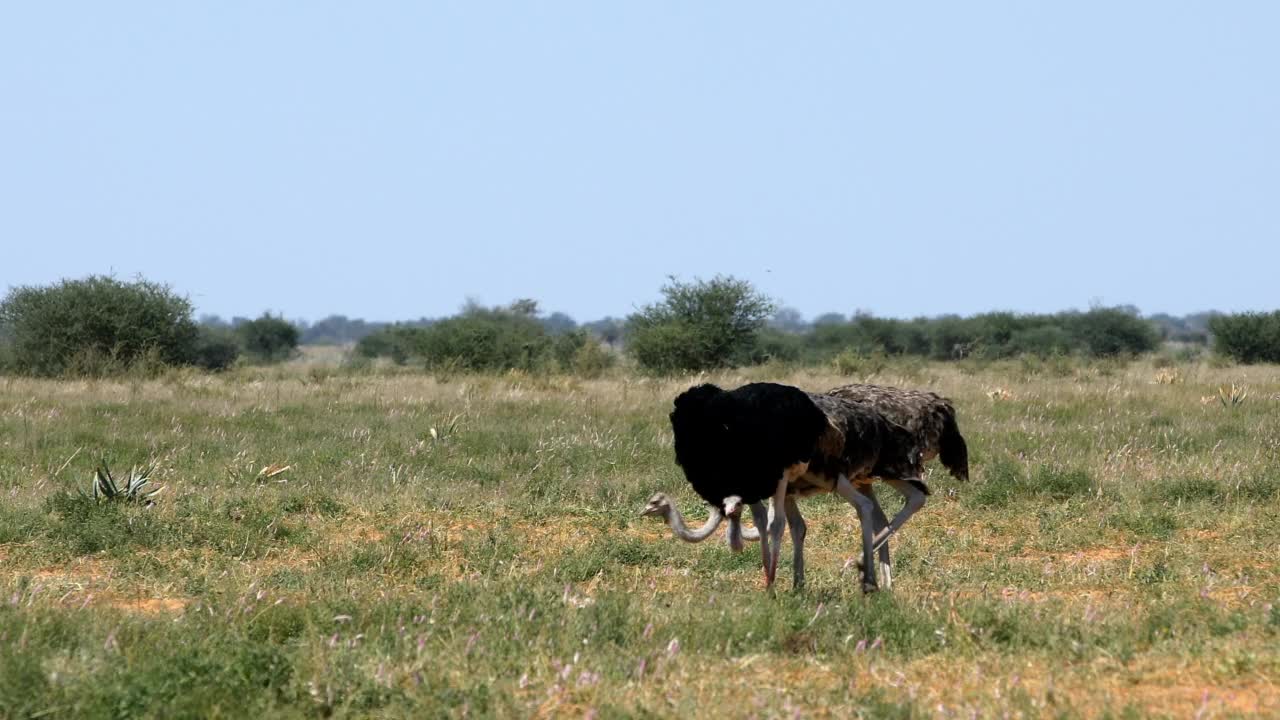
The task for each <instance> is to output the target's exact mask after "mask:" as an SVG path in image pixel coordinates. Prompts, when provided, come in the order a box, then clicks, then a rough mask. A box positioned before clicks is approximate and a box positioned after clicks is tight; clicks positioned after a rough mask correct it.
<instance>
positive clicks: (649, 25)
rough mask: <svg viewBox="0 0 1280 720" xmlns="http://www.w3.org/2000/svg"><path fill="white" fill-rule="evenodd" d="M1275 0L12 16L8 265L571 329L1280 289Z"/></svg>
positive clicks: (192, 289) (1259, 304)
mask: <svg viewBox="0 0 1280 720" xmlns="http://www.w3.org/2000/svg"><path fill="white" fill-rule="evenodd" d="M1277 37H1280V3H1275V2H1233V3H1204V2H1171V1H1163V2H1119V3H1117V2H1070V3H1067V2H1058V3H1042V2H1012V1H1010V2H981V1H970V2H937V3H918V2H917V3H855V2H833V3H754V2H741V1H734V2H697V3H690V2H652V1H648V2H642V3H641V2H598V1H590V2H539V3H488V2H479V1H477V0H466V1H465V2H456V3H444V2H405V3H392V2H368V3H348V2H342V3H337V2H333V3H324V2H306V3H301V2H270V3H266V2H223V1H220V2H208V3H194V2H192V3H187V2H183V3H161V2H154V3H135V2H120V3H87V2H86V3H69V2H30V3H7V4H5V6H4V7H3V9H0V98H2V99H3V101H2V102H0V241H2V242H3V247H4V254H3V263H0V290H2V289H3V288H4V287H8V286H12V285H21V284H43V283H48V282H53V281H55V280H57V279H59V278H62V277H80V276H84V275H87V274H90V273H105V272H114V273H115V274H116V275H117V276H120V277H130V276H133V275H135V274H139V273H140V274H142V275H144V276H145V277H147V278H148V279H152V280H158V281H163V282H167V283H169V284H171V285H172V286H173V287H174V288H175V289H177V290H178V291H180V292H182V293H184V294H187V295H189V296H190V297H191V299H192V301H193V302H194V303H195V304H196V306H197V308H198V311H199V312H201V313H218V314H221V315H224V316H231V315H256V314H258V313H260V312H261V311H263V310H267V309H270V310H273V311H278V312H283V313H284V314H285V315H287V316H289V317H296V318H309V319H318V318H320V317H322V316H324V315H327V314H330V313H344V314H347V315H350V316H353V317H365V318H368V319H383V320H387V319H402V318H411V317H419V316H424V315H426V316H438V315H445V314H450V313H452V312H454V311H455V310H456V309H457V308H458V307H459V306H460V305H461V304H462V302H463V301H464V300H465V299H466V298H467V297H475V298H477V299H479V300H481V301H482V302H485V303H488V304H496V303H503V302H506V301H508V300H511V299H513V298H516V297H533V298H536V299H538V300H539V301H540V302H541V303H542V306H543V307H544V308H545V309H547V310H562V311H565V312H568V313H569V314H571V315H573V316H575V317H577V318H578V319H580V320H585V319H593V318H597V317H601V316H604V315H609V314H612V315H621V314H626V313H628V312H630V311H632V310H633V309H634V308H636V307H638V306H640V305H642V304H644V303H646V302H651V301H652V300H654V299H655V298H656V297H657V295H658V288H659V287H660V286H661V285H662V283H663V282H664V280H665V278H666V277H667V276H668V275H670V274H675V275H678V276H680V277H682V278H692V277H697V276H701V277H710V276H712V275H715V274H717V273H724V274H732V275H736V276H738V277H742V278H746V279H749V280H751V281H752V282H754V283H755V284H756V285H757V286H758V287H759V288H760V289H761V290H763V291H765V292H767V293H768V294H770V295H772V296H774V297H776V298H778V299H779V300H781V301H782V302H783V303H784V304H786V305H789V306H792V307H795V308H797V309H799V310H800V311H802V312H803V313H805V314H806V315H808V316H813V315H816V314H819V313H821V312H825V311H837V312H850V311H852V310H854V309H855V308H862V309H867V310H871V311H873V312H875V313H876V314H879V315H885V316H914V315H921V314H924V315H936V314H942V313H961V314H969V313H973V312H979V311H985V310H991V309H1010V310H1018V311H1028V312H1030V311H1055V310H1059V309H1065V308H1070V307H1077V308H1084V307H1087V306H1088V305H1089V304H1090V303H1092V302H1102V303H1106V304H1120V303H1132V304H1135V305H1137V306H1139V307H1140V308H1142V309H1143V310H1144V311H1147V312H1159V311H1167V312H1173V313H1185V312H1191V311H1195V310H1200V309H1208V308H1216V309H1221V310H1245V309H1273V308H1275V307H1276V306H1277V305H1278V304H1280V303H1277V300H1276V295H1275V288H1276V287H1277V281H1276V274H1277V267H1280V242H1278V241H1280V232H1278V231H1280V42H1277V41H1276V38H1277Z"/></svg>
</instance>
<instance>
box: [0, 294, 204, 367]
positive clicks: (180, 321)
mask: <svg viewBox="0 0 1280 720" xmlns="http://www.w3.org/2000/svg"><path fill="white" fill-rule="evenodd" d="M0 327H3V328H4V330H3V336H4V337H5V338H6V341H5V342H6V343H7V346H8V348H7V351H6V352H5V353H4V354H5V355H7V363H8V364H9V366H10V368H11V369H12V370H13V371H14V372H18V373H22V374H27V375H36V376H42V377H54V376H58V375H67V374H83V375H103V374H109V373H112V372H119V371H122V370H127V369H130V368H133V367H135V366H137V365H138V364H139V363H144V362H147V363H152V362H153V363H156V364H158V365H186V364H190V363H191V362H193V361H194V359H195V348H196V341H197V329H196V324H195V322H194V321H193V320H192V319H191V303H190V302H189V301H188V300H187V299H186V298H183V297H179V296H178V295H175V294H174V293H173V292H172V291H171V290H170V289H169V287H168V286H166V285H161V284H158V283H153V282H148V281H146V280H143V279H138V280H135V281H133V282H122V281H120V280H117V279H115V278H113V277H107V276H102V275H93V276H90V277H87V278H84V279H81V280H63V281H61V282H59V283H57V284H54V285H47V286H43V287H37V286H22V287H16V288H12V289H11V290H10V291H9V294H8V295H7V296H5V299H4V300H3V301H2V302H0Z"/></svg>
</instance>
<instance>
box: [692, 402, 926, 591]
mask: <svg viewBox="0 0 1280 720" xmlns="http://www.w3.org/2000/svg"><path fill="white" fill-rule="evenodd" d="M671 426H672V429H673V431H674V433H675V451H676V462H677V463H678V464H679V465H680V467H681V468H682V469H683V470H684V473H685V477H686V479H688V481H689V483H690V485H692V486H693V489H694V491H695V492H697V493H698V495H699V496H701V497H702V499H703V500H705V501H706V502H707V503H708V504H709V505H711V507H712V508H713V510H712V518H711V519H710V520H709V521H708V523H709V524H711V523H712V522H713V521H714V522H715V523H717V524H718V522H719V520H720V518H719V517H717V516H723V517H728V518H730V542H731V544H733V543H735V536H737V537H736V542H737V544H738V545H740V544H741V539H742V537H743V531H742V529H741V527H740V524H739V516H740V513H741V509H742V507H743V506H746V507H749V508H750V509H751V512H752V515H753V517H754V519H755V521H756V525H757V527H758V528H764V532H761V533H760V543H761V553H762V557H763V564H764V572H765V585H766V587H769V588H771V587H772V586H773V582H774V579H775V578H776V576H777V569H778V556H779V553H780V552H781V546H782V533H783V531H784V530H785V529H786V527H787V525H788V523H789V524H790V525H791V538H792V541H793V542H794V543H795V546H796V547H795V560H794V563H795V564H794V569H795V584H796V586H797V587H799V586H802V585H803V584H804V537H805V531H806V528H805V522H804V518H803V517H802V516H801V515H800V510H799V507H798V505H797V504H796V500H798V499H799V498H802V497H806V496H809V495H814V494H818V493H828V492H834V493H837V494H839V495H840V496H841V497H843V498H845V499H846V500H848V501H849V502H850V503H851V504H852V505H853V506H854V507H855V508H856V509H857V511H858V518H859V521H860V524H861V526H862V539H863V548H862V551H863V562H862V568H863V589H864V590H866V591H872V590H875V589H877V588H878V582H877V580H876V573H875V566H874V564H873V562H872V557H873V553H874V551H875V550H876V548H877V547H878V546H879V545H880V544H883V543H884V542H885V541H886V540H887V539H888V537H889V535H891V534H892V533H894V532H896V531H897V529H898V528H900V527H901V526H902V524H903V523H904V522H906V520H907V519H908V518H910V517H911V515H912V514H914V513H915V512H916V511H917V510H919V509H920V508H921V507H922V506H923V505H924V501H925V496H926V495H927V494H928V492H929V490H928V488H927V487H926V486H925V485H924V483H923V482H922V481H921V480H920V476H921V460H920V458H921V452H920V450H919V449H918V448H917V440H916V437H915V435H914V434H912V433H911V432H910V431H908V430H907V429H906V428H904V427H902V426H901V425H898V424H896V423H894V422H891V421H889V420H887V419H885V417H884V416H883V415H881V414H880V413H879V412H877V411H876V410H874V409H873V408H871V407H868V406H866V405H862V404H859V403H855V402H853V401H850V400H844V399H841V398H837V397H833V396H829V395H817V394H811V393H806V392H804V391H803V390H800V389H798V388H795V387H791V386H788V385H779V384H775V383H752V384H749V385H744V386H742V387H740V388H737V389H735V390H728V391H726V390H722V389H721V388H718V387H716V386H715V385H699V386H697V387H694V388H691V389H689V390H687V391H685V392H684V393H682V394H681V395H680V396H679V397H677V398H676V400H675V409H674V410H673V411H672V413H671ZM874 478H880V479H883V480H884V481H885V482H886V483H887V484H889V485H890V486H891V487H893V488H894V489H896V490H898V491H899V492H901V493H902V494H903V495H904V496H905V497H906V499H907V502H906V505H905V506H904V507H903V509H902V511H901V512H899V513H898V514H897V516H895V517H894V519H893V521H892V522H889V523H887V524H886V525H885V526H884V527H883V528H882V529H881V530H880V531H879V532H876V530H875V528H876V527H877V523H876V519H875V511H876V509H877V508H878V505H877V504H876V502H875V500H874V495H872V494H869V493H868V492H867V491H868V490H869V488H870V484H871V482H872V480H873V479H874ZM670 517H671V515H668V518H669V519H670ZM673 527H674V526H673ZM705 528H706V526H704V529H705ZM711 529H712V530H714V526H713V527H712V528H711ZM699 534H701V533H699ZM706 534H708V535H709V534H710V531H707V532H706ZM703 537H705V535H703ZM686 539H687V538H686ZM748 539H750V538H749V536H748ZM691 541H696V540H691Z"/></svg>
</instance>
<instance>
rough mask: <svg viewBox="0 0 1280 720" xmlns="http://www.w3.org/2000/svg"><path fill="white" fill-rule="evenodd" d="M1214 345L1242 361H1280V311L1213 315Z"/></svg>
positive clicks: (1223, 353) (1218, 349)
mask: <svg viewBox="0 0 1280 720" xmlns="http://www.w3.org/2000/svg"><path fill="white" fill-rule="evenodd" d="M1209 331H1210V332H1211V333H1213V349H1214V351H1216V352H1217V353H1218V354H1219V355H1223V356H1226V357H1229V358H1231V359H1232V360H1235V361H1236V362H1239V363H1246V364H1252V363H1262V362H1270V363H1275V362H1280V311H1277V312H1273V313H1240V314H1238V315H1217V316H1214V317H1212V318H1209Z"/></svg>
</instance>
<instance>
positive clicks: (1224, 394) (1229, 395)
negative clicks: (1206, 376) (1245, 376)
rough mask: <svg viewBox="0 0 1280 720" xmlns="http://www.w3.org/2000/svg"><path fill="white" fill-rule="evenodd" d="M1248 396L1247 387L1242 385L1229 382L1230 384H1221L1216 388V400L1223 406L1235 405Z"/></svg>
mask: <svg viewBox="0 0 1280 720" xmlns="http://www.w3.org/2000/svg"><path fill="white" fill-rule="evenodd" d="M1247 397H1249V389H1248V388H1246V387H1245V386H1243V385H1237V384H1235V383H1231V385H1229V386H1228V385H1223V386H1221V387H1219V388H1218V401H1219V402H1221V403H1222V405H1223V407H1235V406H1236V405H1239V404H1240V403H1243V402H1244V401H1245V398H1247Z"/></svg>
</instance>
